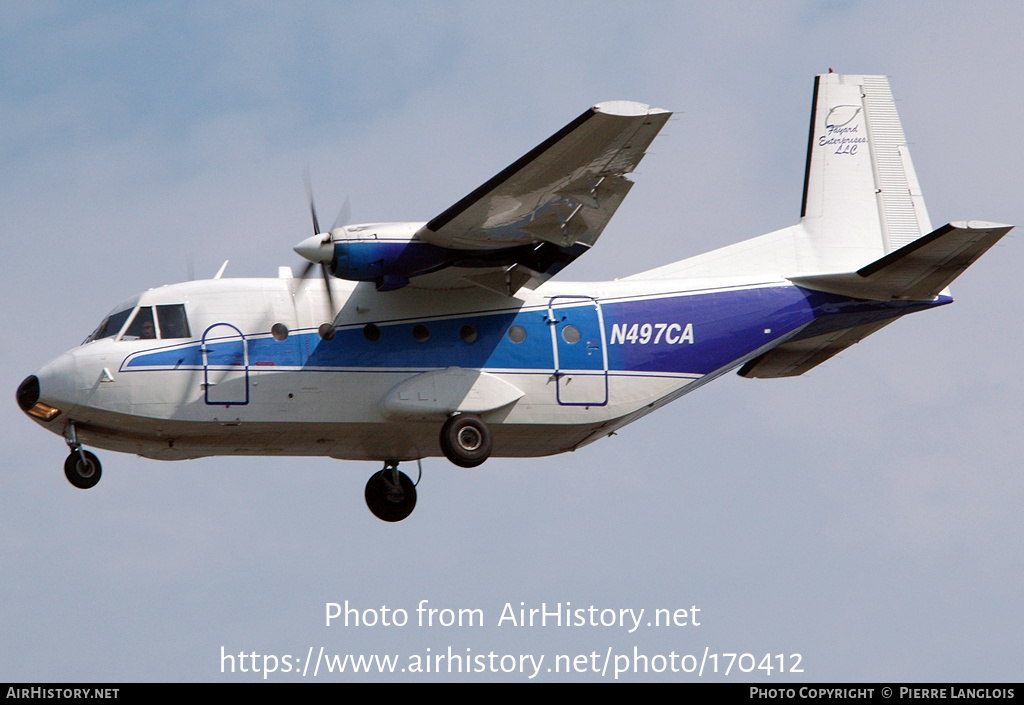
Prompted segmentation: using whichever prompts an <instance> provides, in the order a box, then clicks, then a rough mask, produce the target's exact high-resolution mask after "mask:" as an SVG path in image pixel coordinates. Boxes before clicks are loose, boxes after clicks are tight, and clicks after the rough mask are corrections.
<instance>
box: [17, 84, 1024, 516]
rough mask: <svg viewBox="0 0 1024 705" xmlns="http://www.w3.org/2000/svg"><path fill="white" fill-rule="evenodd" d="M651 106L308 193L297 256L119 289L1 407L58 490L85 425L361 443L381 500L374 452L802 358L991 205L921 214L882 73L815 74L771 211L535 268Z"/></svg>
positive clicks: (604, 109) (829, 351) (469, 446)
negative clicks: (43, 456)
mask: <svg viewBox="0 0 1024 705" xmlns="http://www.w3.org/2000/svg"><path fill="white" fill-rule="evenodd" d="M670 115H671V113H669V112H668V111H665V110H661V109H657V108H651V107H649V106H647V105H643V104H640V103H635V102H628V101H613V102H606V103H599V104H597V105H594V106H593V107H592V108H589V109H588V110H586V111H585V112H584V113H583V114H582V115H580V116H579V117H577V118H576V119H575V120H573V121H572V122H570V123H569V124H568V125H566V126H565V127H563V128H562V129H561V130H559V131H558V132H556V133H555V134H554V135H552V136H551V137H550V138H548V139H546V140H544V141H543V142H542V143H541V144H539V145H538V146H537V147H535V148H534V149H532V150H530V151H529V152H527V153H526V154H525V155H524V156H523V157H522V158H520V159H518V160H517V161H515V162H514V163H513V164H511V165H510V166H508V167H507V168H505V169H504V170H502V171H500V172H499V173H498V174H497V175H496V176H494V177H493V178H492V179H490V180H488V181H487V182H486V183H484V184H483V185H481V186H480V187H479V188H477V189H476V190H474V191H473V192H472V193H470V194H469V195H467V196H466V197H465V198H463V199H462V200H460V201H459V202H457V203H455V204H454V205H452V206H451V207H450V208H448V209H447V210H445V211H443V212H441V213H440V214H439V215H437V216H436V217H434V218H433V219H432V220H429V221H427V222H425V223H422V222H416V223H364V224H359V225H345V224H344V223H343V222H337V223H335V225H334V227H332V228H330V229H329V230H327V231H323V230H321V227H320V224H319V221H318V219H317V213H316V208H315V205H314V203H313V198H312V190H311V189H310V193H309V208H310V214H311V216H312V220H313V231H314V232H313V235H312V236H310V237H309V238H307V239H305V240H303V241H302V242H301V243H299V244H298V245H297V246H296V247H295V248H294V249H295V251H296V252H297V253H298V254H299V255H301V256H302V257H303V258H305V259H306V260H307V263H306V264H305V269H304V270H303V271H302V272H301V274H300V276H298V277H296V276H295V275H294V274H293V272H292V270H291V268H290V267H281V268H280V269H279V272H278V277H277V278H263V279H255V278H253V279H249V278H224V277H222V274H223V272H224V268H223V267H222V268H221V271H219V272H218V273H217V275H216V276H215V277H214V278H213V279H211V280H205V281H189V282H185V283H180V284H174V285H170V286H164V287H160V288H155V289H150V290H148V291H145V292H143V293H141V294H138V295H136V296H133V297H132V298H130V299H128V300H127V301H125V302H124V303H122V304H120V305H118V306H115V307H114V309H113V310H112V311H111V313H110V314H109V315H108V316H106V317H105V318H104V319H103V320H102V322H101V323H100V325H99V326H98V327H97V328H96V330H95V331H94V332H93V333H92V334H90V335H89V336H88V337H87V338H86V339H85V341H84V342H83V343H82V344H81V345H80V346H78V347H76V348H74V349H72V350H70V351H68V352H66V353H64V354H63V355H61V356H60V357H58V358H56V359H55V360H53V361H52V362H50V363H48V364H46V365H44V366H43V367H42V368H41V369H39V371H37V372H36V373H34V374H32V375H30V376H29V377H27V378H26V379H25V380H24V381H23V382H22V383H21V385H20V386H19V387H18V389H17V394H16V398H17V402H18V405H19V406H20V407H21V409H22V410H23V411H25V412H26V413H27V414H28V415H29V417H31V418H32V419H33V420H34V421H35V422H37V423H39V424H40V425H41V426H43V428H46V429H47V430H49V431H52V432H53V433H56V434H58V435H61V436H62V437H63V438H64V441H65V442H66V443H67V445H68V447H69V449H70V454H69V455H68V457H67V460H66V461H65V463H64V472H65V475H66V477H67V479H68V480H69V481H70V482H71V484H72V485H74V486H75V487H78V488H81V489H88V488H91V487H93V486H94V485H96V483H97V482H98V481H99V479H100V475H101V465H100V462H99V460H98V459H97V457H96V455H95V454H93V453H92V452H90V451H88V450H86V449H85V446H86V445H89V446H95V447H97V448H105V449H108V450H113V451H119V452H126V453H135V454H138V455H140V456H143V457H146V458H154V459H159V460H182V459H189V458H200V457H205V456H217V455H267V456H330V457H333V458H338V459H344V460H373V461H378V462H382V463H383V468H382V469H381V470H380V471H378V472H375V473H374V474H373V475H372V476H371V477H370V479H369V481H368V482H367V484H366V489H365V500H366V503H367V506H368V507H369V509H370V510H371V512H372V513H373V514H374V515H375V516H377V517H378V518H380V519H382V520H385V521H391V522H394V521H401V520H403V519H405V518H406V517H408V516H409V515H410V513H411V512H412V511H413V509H414V507H415V505H416V497H417V490H416V486H417V485H418V483H419V478H421V477H422V468H421V470H420V474H419V478H418V479H417V481H416V482H415V483H414V482H413V481H412V480H411V478H410V477H409V476H408V475H407V474H406V473H405V472H402V471H400V470H399V469H398V466H399V463H402V462H411V461H416V462H417V463H419V461H420V460H421V459H422V458H427V457H436V456H439V455H444V456H445V457H446V458H448V460H450V461H451V462H452V463H454V464H455V465H458V466H461V467H465V468H472V467H476V466H479V465H480V464H481V463H483V462H484V461H486V460H487V459H488V458H489V457H491V456H496V457H509V458H511V457H516V458H522V457H536V456H547V455H554V454H557V453H564V452H566V451H572V450H576V449H577V448H580V447H582V446H584V445H587V444H589V443H591V442H593V441H596V440H598V439H600V438H603V437H605V436H609V435H611V434H613V433H614V432H615V431H617V430H618V429H621V428H622V427H623V426H625V425H627V424H629V423H631V422H633V421H636V420H637V419H639V418H641V417H643V416H645V415H647V414H649V413H651V412H652V411H654V410H656V409H658V408H660V407H662V406H664V405H666V404H668V403H669V402H671V401H673V400H675V399H677V398H679V397H681V396H683V395H684V394H687V393H689V392H692V391H693V390H695V389H697V388H699V387H701V386H702V385H704V384H707V383H708V382H710V381H712V380H714V379H716V378H718V377H720V376H721V375H723V374H725V373H727V372H729V371H731V370H737V371H738V373H739V375H741V376H742V377H746V378H779V377H791V376H796V375H802V374H803V373H805V372H807V371H808V370H810V369H812V368H814V367H816V366H817V365H819V364H821V363H823V362H824V361H826V360H827V359H829V358H831V357H832V356H833V355H835V354H837V353H838V352H840V351H842V350H845V349H846V348H848V347H849V346H851V345H853V344H854V343H857V342H859V341H860V340H862V339H863V338H865V337H866V336H868V335H870V334H871V333H874V332H876V331H878V330H879V329H881V328H882V327H884V326H886V325H888V324H889V323H892V322H893V321H895V320H896V319H898V318H900V317H902V316H905V315H907V314H910V313H914V312H917V311H924V310H928V309H932V308H936V307H938V306H944V305H946V304H948V303H951V302H952V297H951V295H950V292H949V289H948V285H949V284H950V282H952V281H953V280H954V279H955V278H956V277H957V276H959V275H960V274H961V273H962V272H963V271H964V270H965V269H966V268H967V267H968V266H970V265H971V264H972V263H973V262H974V261H975V260H976V259H977V258H978V257H980V256H981V255H982V254H983V253H984V252H985V251H986V250H988V249H989V248H990V247H992V246H993V245H994V244H995V243H996V242H997V241H998V240H999V239H1000V238H1001V237H1003V236H1004V235H1005V234H1006V233H1007V232H1008V231H1009V230H1010V229H1011V227H1012V226H1009V225H1000V224H996V223H987V222H976V221H970V222H954V223H950V224H947V225H943V226H941V227H939V228H932V225H931V222H930V220H929V217H928V212H927V210H926V208H925V204H924V199H923V197H922V195H921V189H920V186H919V185H918V181H917V177H916V174H915V172H914V168H913V164H912V162H911V160H910V153H909V151H908V149H907V141H906V138H905V137H904V133H903V128H902V126H901V123H900V119H899V116H898V114H897V111H896V106H895V102H894V100H893V97H892V93H891V90H890V87H889V82H888V79H887V78H886V77H884V76H859V75H839V74H834V73H831V71H830V72H829V73H828V74H823V75H819V76H817V77H816V78H815V81H814V95H813V99H812V112H811V123H810V134H809V136H808V149H807V162H806V169H805V176H804V189H803V198H802V203H801V213H800V220H799V222H797V224H795V225H792V226H790V227H787V228H784V229H782V230H778V231H775V232H771V233H768V234H766V235H762V236H760V237H755V238H753V239H750V240H745V241H742V242H739V243H736V244H732V245H729V246H726V247H723V248H721V249H717V250H714V251H711V252H708V253H705V254H702V255H698V256H696V257H692V258H689V259H685V260H682V261H679V262H674V263H671V264H666V265H664V266H661V267H658V268H656V269H653V270H650V271H645V272H640V273H638V274H633V275H632V276H627V277H625V278H623V279H618V280H615V281H609V282H599V283H593V282H589V283H588V282H583V283H580V282H562V281H559V280H557V279H552V277H553V276H554V275H555V274H557V273H559V272H560V271H561V270H562V269H564V268H565V267H567V266H568V265H570V264H571V263H572V262H573V261H574V260H575V259H576V258H577V257H579V256H580V255H582V254H584V253H585V252H587V251H588V250H589V249H590V248H591V247H593V246H594V244H595V243H596V241H597V239H598V238H599V236H600V235H601V232H602V231H603V230H604V228H605V226H606V225H607V223H608V221H609V219H610V218H611V217H612V215H614V213H615V211H616V209H617V208H618V206H619V204H620V203H621V202H622V200H623V199H624V198H625V196H626V194H627V193H628V192H629V190H630V188H631V187H632V185H633V182H632V181H631V180H629V179H628V178H627V176H626V175H627V174H629V173H630V172H632V171H633V170H634V169H635V168H636V166H637V164H638V163H639V162H640V160H641V159H642V158H643V156H644V154H645V152H646V150H647V148H648V146H649V145H650V144H651V142H652V141H653V140H654V138H655V136H656V135H657V134H658V132H659V131H660V130H661V128H662V127H663V126H664V125H665V123H666V121H667V120H668V119H669V116H670ZM307 185H308V184H307ZM342 220H344V219H342ZM226 264H227V263H225V265H226ZM318 268H319V272H317V269H318ZM311 275H312V276H311Z"/></svg>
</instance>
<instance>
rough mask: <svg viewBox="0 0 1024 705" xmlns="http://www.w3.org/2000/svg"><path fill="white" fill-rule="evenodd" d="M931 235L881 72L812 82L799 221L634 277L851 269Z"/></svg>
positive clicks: (785, 273)
mask: <svg viewBox="0 0 1024 705" xmlns="http://www.w3.org/2000/svg"><path fill="white" fill-rule="evenodd" d="M930 232H932V226H931V221H930V220H929V218H928V211H927V210H926V209H925V205H924V198H923V197H922V196H921V187H920V186H919V185H918V183H917V175H916V174H915V173H914V165H913V162H911V160H910V151H909V150H908V149H907V141H906V137H905V136H904V134H903V127H902V125H901V124H900V118H899V115H898V114H897V112H896V103H895V101H894V100H893V97H892V92H891V91H890V89H889V79H888V78H886V77H885V76H841V75H839V74H834V73H828V74H823V75H820V76H818V77H817V78H815V81H814V99H813V102H812V106H811V125H810V134H809V136H808V145H807V166H806V169H805V174H804V192H803V201H802V204H801V209H800V223H799V224H798V225H795V226H792V227H789V228H784V229H782V230H778V231H776V232H773V233H769V234H767V235H762V236H761V237H758V238H754V239H751V240H745V241H743V242H739V243H737V244H735V245H730V246H729V247H724V248H722V249H719V250H714V251H713V252H708V253H705V254H703V255H698V256H696V257H692V258H690V259H687V260H683V261H682V262H676V263H674V264H670V265H666V266H664V267H659V268H658V269H654V270H650V271H648V272H643V273H640V274H637V275H634V277H635V278H638V279H648V278H655V279H660V278H673V277H680V276H682V277H716V276H748V275H757V276H760V275H775V276H796V275H813V274H823V273H830V272H851V271H856V270H858V269H860V268H861V267H864V266H866V265H868V264H869V263H871V262H874V261H875V260H877V259H879V258H880V257H883V256H885V255H886V254H888V253H890V252H892V251H894V250H898V249H899V248H900V247H903V246H904V245H906V244H908V243H910V242H913V241H914V240H917V239H918V238H920V237H922V236H923V235H927V234H928V233H930Z"/></svg>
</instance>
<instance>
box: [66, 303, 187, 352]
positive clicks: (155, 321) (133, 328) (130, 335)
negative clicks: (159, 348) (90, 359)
mask: <svg viewBox="0 0 1024 705" xmlns="http://www.w3.org/2000/svg"><path fill="white" fill-rule="evenodd" d="M154 309H156V313H155V315H154ZM133 312H134V313H135V315H134V316H133V317H132V319H131V323H130V324H129V325H128V328H127V330H125V332H124V335H122V336H121V340H149V339H158V338H159V339H167V338H191V337H192V333H191V331H190V329H189V326H188V317H187V316H186V315H185V305H184V304H158V305H156V306H141V307H139V308H138V309H136V308H135V307H134V306H130V307H128V308H123V309H120V310H118V311H116V312H115V313H112V314H110V315H109V316H107V317H106V318H105V319H103V322H102V323H100V325H99V327H98V328H97V329H96V330H95V331H93V333H92V335H90V336H89V337H88V338H86V339H85V342H86V343H89V342H92V341H94V340H101V339H103V338H114V337H116V336H117V334H118V333H120V332H121V329H122V328H123V327H124V324H125V322H126V321H127V320H128V317H129V316H131V314H132V313H133Z"/></svg>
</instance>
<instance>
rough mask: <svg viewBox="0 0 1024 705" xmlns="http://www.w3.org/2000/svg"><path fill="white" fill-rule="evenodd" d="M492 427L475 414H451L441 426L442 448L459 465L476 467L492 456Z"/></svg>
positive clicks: (449, 458)
mask: <svg viewBox="0 0 1024 705" xmlns="http://www.w3.org/2000/svg"><path fill="white" fill-rule="evenodd" d="M492 445H493V444H492V441H491V429H489V428H488V427H487V424H486V423H484V420H483V419H481V418H480V417H479V416H476V415H474V414H455V415H454V416H449V417H448V420H447V421H445V422H444V426H442V427H441V450H442V451H443V452H444V455H445V457H446V458H448V460H450V461H452V462H453V463H455V464H456V465H458V466H459V467H463V468H475V467H476V466H477V465H480V464H481V463H483V462H484V461H485V460H487V459H488V458H489V457H491V448H492Z"/></svg>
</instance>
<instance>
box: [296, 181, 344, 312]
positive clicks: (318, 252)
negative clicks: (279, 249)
mask: <svg viewBox="0 0 1024 705" xmlns="http://www.w3.org/2000/svg"><path fill="white" fill-rule="evenodd" d="M303 181H304V182H305V184H306V196H307V197H308V198H309V214H310V217H312V219H313V235H312V237H308V238H306V239H305V240H303V241H302V242H300V243H299V244H298V245H296V246H295V248H294V249H295V252H296V253H298V254H299V256H301V257H303V258H305V259H307V260H309V261H308V262H307V264H306V266H305V267H304V268H303V270H302V272H301V273H300V274H299V282H300V285H301V283H302V282H304V281H305V280H306V279H307V278H308V277H309V275H310V272H312V271H313V267H315V266H316V265H318V264H319V265H320V273H321V275H322V276H323V278H324V287H325V288H326V291H327V303H328V304H329V305H330V307H331V314H332V315H333V314H334V310H335V309H334V295H333V294H332V293H331V275H330V272H328V271H327V266H328V265H329V264H330V263H331V261H332V260H333V259H334V237H333V235H332V231H334V230H337V229H338V228H343V227H344V226H345V225H346V224H347V223H348V219H349V217H350V216H351V212H352V204H351V201H350V200H349V198H348V197H347V196H346V198H345V203H344V205H343V206H342V207H341V211H340V212H339V213H338V217H337V218H335V219H334V224H333V225H332V226H331V229H330V230H328V231H327V232H323V231H321V230H320V219H319V218H317V215H316V203H315V201H314V200H313V183H312V180H311V179H310V175H309V168H308V167H307V168H306V170H305V172H304V173H303Z"/></svg>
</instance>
